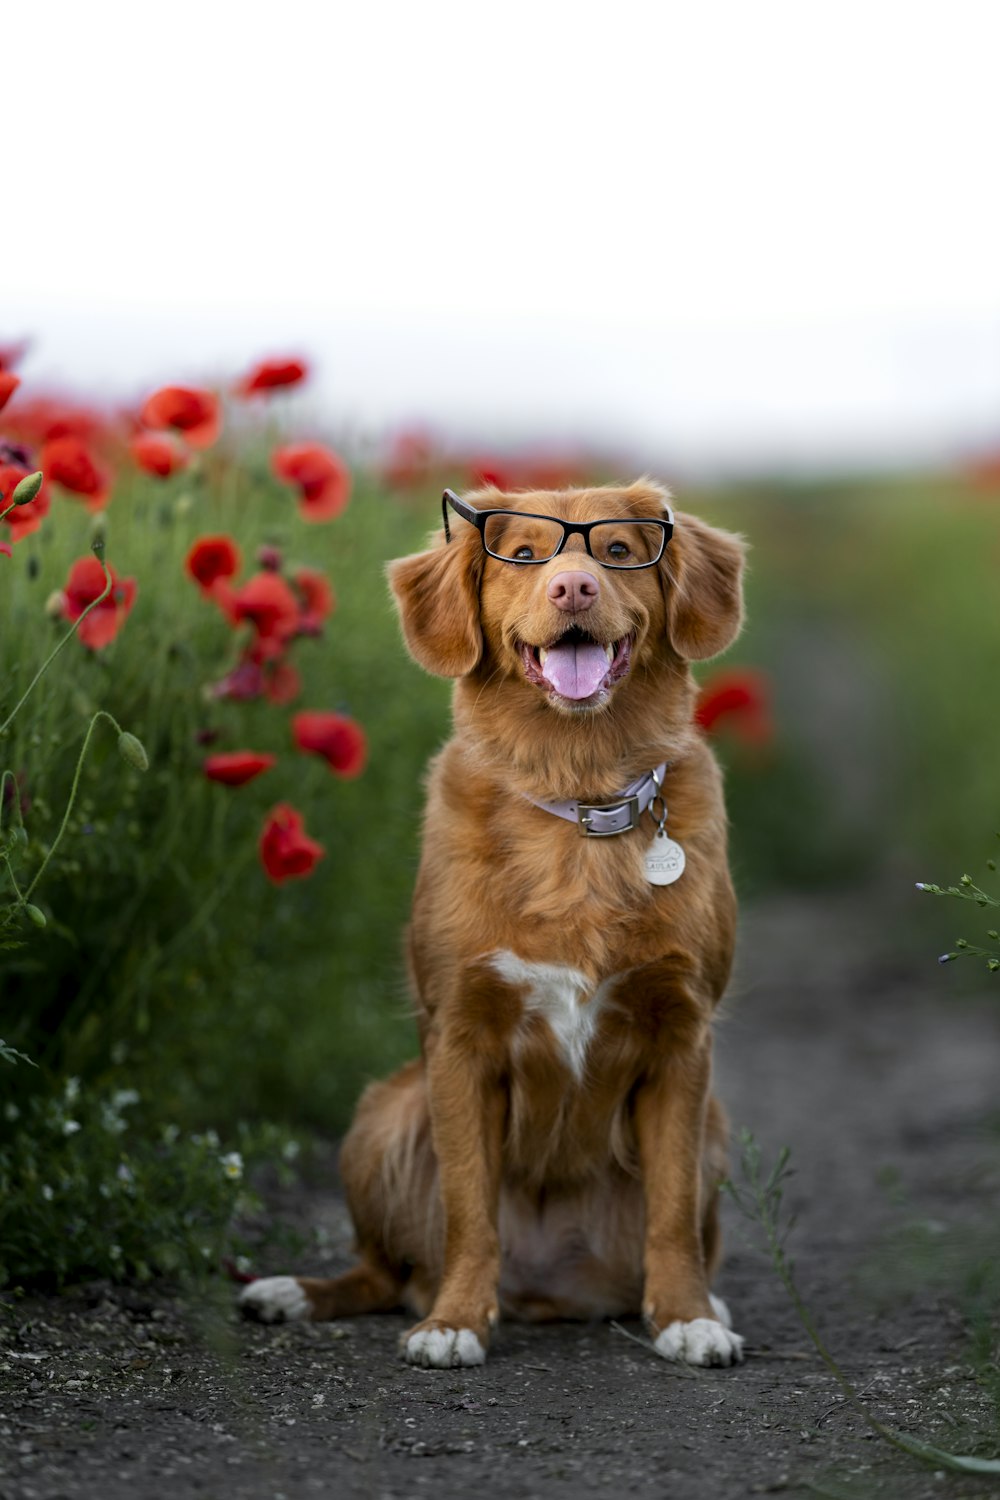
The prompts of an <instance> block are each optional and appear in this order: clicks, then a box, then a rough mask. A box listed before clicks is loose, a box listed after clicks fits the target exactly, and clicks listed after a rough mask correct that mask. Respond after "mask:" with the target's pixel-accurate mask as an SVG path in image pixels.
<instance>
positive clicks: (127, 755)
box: [118, 729, 149, 771]
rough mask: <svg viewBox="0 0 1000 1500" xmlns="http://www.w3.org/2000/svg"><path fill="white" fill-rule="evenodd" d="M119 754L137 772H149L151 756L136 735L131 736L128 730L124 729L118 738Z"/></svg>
mask: <svg viewBox="0 0 1000 1500" xmlns="http://www.w3.org/2000/svg"><path fill="white" fill-rule="evenodd" d="M118 753H119V755H120V756H121V757H122V759H123V760H127V761H128V763H129V765H130V766H134V767H135V769H136V770H137V771H148V770H149V756H148V755H147V754H146V747H145V745H144V744H143V743H142V740H140V739H137V738H136V736H135V735H134V734H129V732H128V730H127V729H123V730H122V732H121V734H120V735H119V736H118Z"/></svg>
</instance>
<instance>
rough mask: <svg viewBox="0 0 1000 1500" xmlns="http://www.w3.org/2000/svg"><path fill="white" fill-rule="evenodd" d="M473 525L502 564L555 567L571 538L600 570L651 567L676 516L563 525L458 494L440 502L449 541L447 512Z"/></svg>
mask: <svg viewBox="0 0 1000 1500" xmlns="http://www.w3.org/2000/svg"><path fill="white" fill-rule="evenodd" d="M449 505H450V506H451V508H452V510H454V511H455V512H456V513H457V514H458V515H460V516H461V517H462V519H463V521H468V522H469V523H470V525H472V526H475V528H476V530H477V531H478V532H479V534H480V536H481V537H482V539H483V546H484V547H485V548H486V551H487V552H488V553H489V555H490V557H495V558H496V559H497V561H498V562H509V563H519V564H521V565H527V566H529V567H530V566H531V565H533V564H536V563H547V562H551V561H552V559H553V558H554V557H558V556H559V553H560V552H561V551H562V550H563V548H564V547H565V545H566V543H567V541H568V540H569V538H570V537H571V536H582V537H583V544H584V546H585V547H586V549H587V551H588V552H589V554H590V556H591V557H592V558H593V559H594V561H595V562H599V563H600V565H601V567H602V568H651V567H652V566H653V564H654V563H658V562H659V560H660V558H661V557H662V556H663V549H664V548H665V547H666V545H667V543H668V542H669V540H670V538H671V537H672V536H673V533H674V513H673V511H672V510H671V509H670V507H669V505H668V506H667V508H666V510H667V517H668V519H667V520H666V521H654V520H643V521H638V520H637V521H632V520H624V521H582V522H579V523H577V522H573V521H562V520H560V519H559V517H558V516H535V515H528V514H525V512H524V511H520V510H476V508H475V506H473V505H466V503H465V501H464V500H460V499H459V498H458V496H457V495H456V494H455V492H454V490H445V492H444V495H443V496H442V499H441V513H442V515H443V516H444V535H445V541H446V542H450V541H451V528H450V527H449V525H448V507H449Z"/></svg>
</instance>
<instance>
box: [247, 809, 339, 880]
mask: <svg viewBox="0 0 1000 1500" xmlns="http://www.w3.org/2000/svg"><path fill="white" fill-rule="evenodd" d="M259 847H260V859H261V864H262V865H263V866H264V869H265V870H266V871H267V874H268V876H269V878H270V879H271V880H273V881H274V883H275V885H280V884H281V882H282V881H283V880H294V879H296V878H298V877H300V876H302V875H309V874H311V873H312V871H313V869H314V868H315V866H316V862H317V860H320V859H322V858H323V855H324V854H325V853H326V850H325V849H324V848H323V845H322V844H317V843H316V841H315V839H311V838H309V836H308V834H307V833H306V831H305V824H304V823H303V819H302V815H301V813H298V812H296V811H295V808H294V807H292V806H290V805H289V803H287V802H279V803H278V805H277V807H272V808H271V811H270V812H269V813H268V815H267V817H266V818H265V819H264V827H263V829H262V830H261V835H260V846H259Z"/></svg>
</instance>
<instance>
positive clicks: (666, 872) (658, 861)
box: [646, 828, 685, 885]
mask: <svg viewBox="0 0 1000 1500" xmlns="http://www.w3.org/2000/svg"><path fill="white" fill-rule="evenodd" d="M684 864H685V859H684V850H683V849H682V848H681V846H680V844H678V843H677V842H676V840H675V839H672V838H671V837H670V835H669V834H667V833H664V831H663V829H662V828H660V829H658V830H657V833H656V837H655V838H654V839H653V842H652V843H651V844H650V846H649V848H648V849H647V851H646V879H647V880H648V881H649V883H650V885H673V883H674V881H675V880H679V879H680V878H681V876H682V875H683V874H684Z"/></svg>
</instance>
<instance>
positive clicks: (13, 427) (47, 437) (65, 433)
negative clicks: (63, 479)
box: [7, 396, 111, 446]
mask: <svg viewBox="0 0 1000 1500" xmlns="http://www.w3.org/2000/svg"><path fill="white" fill-rule="evenodd" d="M7 425H8V428H9V430H10V431H11V432H13V433H14V434H15V435H16V436H17V437H20V438H23V439H24V441H25V442H29V443H33V444H39V445H40V444H42V443H49V442H52V441H53V440H54V439H55V438H64V437H74V438H79V439H80V441H81V442H83V443H87V444H89V445H91V446H100V445H101V444H103V443H105V442H107V440H108V439H109V437H110V436H111V424H110V422H109V420H108V416H107V413H106V412H102V411H96V410H95V409H94V408H93V407H90V406H78V405H76V404H75V403H74V402H72V401H66V400H61V399H60V398H58V397H55V396H35V397H33V398H32V399H31V400H28V401H25V400H19V401H18V403H17V410H16V412H15V413H14V415H13V416H12V417H8V419H7Z"/></svg>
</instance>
